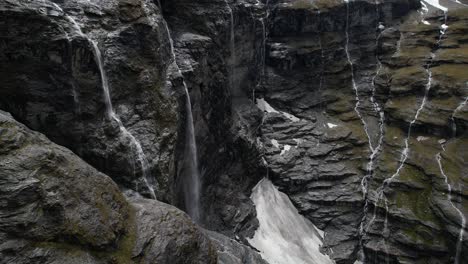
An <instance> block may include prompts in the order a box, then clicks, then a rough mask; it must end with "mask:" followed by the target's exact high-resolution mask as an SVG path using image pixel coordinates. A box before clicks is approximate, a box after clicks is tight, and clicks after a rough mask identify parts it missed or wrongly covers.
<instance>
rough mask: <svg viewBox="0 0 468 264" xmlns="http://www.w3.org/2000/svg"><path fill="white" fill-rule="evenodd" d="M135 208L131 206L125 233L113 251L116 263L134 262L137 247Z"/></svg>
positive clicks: (112, 255) (113, 258)
mask: <svg viewBox="0 0 468 264" xmlns="http://www.w3.org/2000/svg"><path fill="white" fill-rule="evenodd" d="M135 215H136V212H135V209H134V208H132V207H131V206H129V214H128V219H127V221H126V223H127V226H126V230H125V233H124V234H123V235H122V237H121V238H120V239H119V244H118V247H117V250H116V251H115V252H113V253H111V259H112V260H113V261H114V263H115V264H127V263H133V261H132V257H133V256H132V252H133V249H134V248H135V243H136V238H137V237H136V232H137V231H136V221H135Z"/></svg>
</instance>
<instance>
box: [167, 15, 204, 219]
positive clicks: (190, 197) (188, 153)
mask: <svg viewBox="0 0 468 264" xmlns="http://www.w3.org/2000/svg"><path fill="white" fill-rule="evenodd" d="M164 26H165V29H166V34H167V36H168V39H169V44H170V45H169V47H170V51H171V55H172V60H173V63H174V65H175V66H176V69H177V71H178V74H179V75H180V76H181V77H182V84H183V86H184V92H185V96H186V100H187V101H186V104H185V107H186V113H187V117H186V119H187V120H186V132H185V138H186V146H185V147H186V150H185V153H184V165H185V168H184V169H185V170H187V169H188V171H184V172H185V173H189V176H188V179H187V178H184V179H185V180H188V182H184V183H187V184H189V185H184V202H185V209H186V210H187V213H188V214H189V215H190V217H192V219H193V220H194V221H195V222H199V221H200V220H201V213H200V193H201V176H200V171H199V167H198V148H197V142H196V138H195V125H194V121H193V114H192V102H191V98H190V93H189V91H188V88H187V84H186V83H185V80H184V78H183V74H182V71H181V70H180V68H179V66H178V65H177V60H176V54H175V49H174V41H173V39H172V37H171V31H170V30H169V26H168V25H167V23H164ZM186 177H187V176H186Z"/></svg>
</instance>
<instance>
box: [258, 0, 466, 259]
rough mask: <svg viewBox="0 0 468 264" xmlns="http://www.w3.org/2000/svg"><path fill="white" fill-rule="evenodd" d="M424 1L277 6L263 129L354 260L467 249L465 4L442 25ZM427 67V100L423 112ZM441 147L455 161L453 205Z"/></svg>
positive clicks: (336, 252)
mask: <svg viewBox="0 0 468 264" xmlns="http://www.w3.org/2000/svg"><path fill="white" fill-rule="evenodd" d="M418 6H419V3H417V2H404V1H401V2H399V1H388V2H387V1H385V2H382V3H378V5H377V6H376V5H375V4H374V3H373V2H366V1H356V2H349V3H345V2H339V1H327V2H325V1H322V2H321V1H316V2H311V3H309V2H307V1H278V2H275V5H272V7H271V9H272V11H271V15H270V20H271V22H270V26H269V28H270V30H269V35H268V36H269V37H268V40H267V51H268V56H267V66H268V67H267V75H266V77H265V83H264V84H263V85H262V86H263V88H262V89H259V90H258V92H259V93H261V94H262V96H263V97H264V98H265V99H266V101H267V103H270V104H271V105H272V106H273V108H271V107H269V106H268V107H266V109H267V110H268V112H269V113H267V114H266V119H265V121H264V123H263V125H262V127H261V129H262V142H263V145H264V147H265V149H266V160H267V161H268V163H269V167H270V168H271V170H272V173H273V180H274V181H275V183H277V184H278V185H280V187H281V189H282V191H284V192H286V193H287V194H289V195H290V197H291V198H292V200H293V201H294V202H295V203H296V205H297V206H298V208H299V210H300V211H301V212H302V213H303V214H304V215H306V216H307V217H308V218H309V219H311V220H312V222H314V223H315V224H316V225H317V226H318V227H319V228H322V229H323V230H324V231H325V240H324V250H325V251H326V252H328V253H329V254H330V255H331V256H332V257H333V258H334V259H335V260H337V261H338V262H339V263H352V262H354V259H355V258H358V257H360V256H362V253H359V252H360V251H361V250H364V253H365V256H366V258H367V259H366V263H383V262H385V261H388V262H390V263H420V262H421V263H424V262H425V261H426V262H431V261H434V262H441V263H448V262H450V261H453V259H454V258H455V257H457V258H458V259H459V260H463V259H464V258H465V257H464V256H463V255H459V256H456V247H457V244H458V245H459V246H460V247H462V248H463V247H466V245H467V244H466V239H464V238H463V241H464V242H463V243H461V244H460V243H457V241H458V239H459V237H460V236H459V234H460V230H461V229H462V228H463V227H462V224H463V221H462V217H461V216H462V215H464V217H465V218H466V214H467V211H466V206H465V207H464V206H463V204H464V202H463V201H464V199H466V197H465V196H464V194H463V191H461V190H463V189H465V187H464V180H463V179H464V178H466V175H465V174H464V173H463V172H462V171H463V170H464V169H463V168H466V163H464V162H463V161H462V160H463V159H464V158H463V156H465V155H466V154H462V153H461V152H460V150H459V149H458V148H453V147H452V148H448V146H449V145H450V146H453V145H452V144H454V145H462V146H463V145H465V144H466V143H464V142H465V139H464V138H465V137H466V136H464V135H465V134H466V132H465V131H466V130H465V128H464V127H466V121H464V117H463V116H464V115H465V113H466V107H464V106H463V105H462V103H463V102H464V100H466V95H467V94H466V91H467V90H466V87H467V86H466V78H467V77H466V74H462V72H463V71H466V69H468V67H467V65H466V64H464V63H463V61H464V59H463V58H464V57H465V56H466V52H463V51H462V50H463V47H464V45H465V44H464V39H465V36H466V33H465V28H466V24H465V23H466V22H465V17H466V12H467V10H466V9H459V8H462V7H461V6H460V5H459V6H458V7H456V6H451V8H450V10H449V12H448V17H447V21H446V22H444V16H443V12H441V11H440V10H439V11H437V10H434V8H433V7H430V9H429V10H428V11H429V12H428V13H426V12H423V13H422V14H421V13H417V12H416V11H413V9H416V8H417V7H418ZM452 8H453V10H452ZM405 14H408V15H406V16H405ZM422 16H424V17H425V18H422ZM422 19H425V20H422ZM444 23H445V24H447V25H448V28H447V29H446V32H445V33H446V34H445V35H443V36H442V37H441V40H440V41H439V37H440V34H441V33H440V32H441V30H445V28H444V27H442V26H441V25H442V24H444ZM427 24H429V25H427ZM441 28H442V29H441ZM438 42H440V43H438ZM431 52H433V53H434V56H433V58H431ZM445 54H447V55H445ZM449 54H450V55H449ZM455 54H456V55H455ZM446 56H448V57H446ZM462 69H464V70H462ZM428 71H430V72H431V74H432V77H433V78H432V79H431V84H430V86H431V88H430V91H429V93H428V97H427V98H426V99H427V103H425V104H424V106H423V107H422V109H421V111H420V113H419V114H418V116H417V118H415V115H416V113H417V110H418V109H419V108H420V107H421V103H422V100H423V98H424V95H425V90H426V88H427V87H428V85H427V84H428ZM355 90H357V92H356V91H355ZM357 101H359V104H356V102H357ZM261 104H263V105H264V102H263V101H262V102H261ZM457 107H458V108H459V109H458V110H457V111H455V109H456V108H457ZM262 108H265V106H262ZM452 115H453V118H452V117H451V116H452ZM413 120H414V121H413ZM382 122H383V126H381V125H380V124H382ZM412 123H413V124H412ZM454 123H455V124H456V128H457V132H456V136H457V138H456V139H451V138H452V137H453V135H452V132H451V131H452V127H453V124H454ZM410 124H411V127H412V129H411V132H410V133H411V135H408V129H409V126H410ZM406 137H409V147H408V150H406V151H407V153H409V155H408V157H407V158H405V155H404V153H405V138H406ZM450 139H451V140H450ZM447 140H449V143H448V144H447V146H445V148H446V150H445V151H443V149H442V148H441V145H440V144H441V142H442V143H444V142H446V141H447ZM444 144H445V143H444ZM442 147H444V146H442ZM451 151H455V152H456V153H458V155H461V157H460V158H455V156H454V155H451V154H449V153H450V152H451ZM439 152H441V153H442V163H443V167H444V168H445V170H447V171H449V170H450V173H448V172H447V174H448V175H449V176H448V177H449V179H448V182H449V183H450V184H451V185H452V187H451V188H452V197H451V199H452V202H449V199H448V198H447V188H448V187H447V184H444V181H443V180H444V177H443V176H442V174H441V170H440V168H439V166H438V164H437V160H436V154H437V153H439ZM445 155H446V156H445ZM371 158H372V160H370V159H371ZM403 158H404V160H403ZM452 159H453V162H452V161H451V160H452ZM402 160H403V162H401V161H402ZM371 161H372V162H371ZM402 164H403V165H402ZM400 165H402V166H401V171H400V170H399V169H398V168H399V167H400ZM397 171H398V173H396V172H397ZM270 175H271V174H270ZM392 176H394V177H392ZM390 178H391V180H389V179H390ZM453 186H457V187H453ZM440 190H444V191H440ZM383 194H384V195H383ZM363 195H364V196H363ZM374 204H376V205H377V209H374V206H373V205H374ZM454 207H456V208H458V210H461V211H460V212H461V215H460V213H458V212H457V210H456V209H454ZM442 208H443V209H442ZM444 212H445V213H444ZM361 228H362V229H361ZM465 228H466V227H465ZM429 234H430V235H429ZM447 234H450V235H447ZM429 237H430V238H429ZM362 248H363V249H362ZM461 252H463V251H461Z"/></svg>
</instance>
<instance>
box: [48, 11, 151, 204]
mask: <svg viewBox="0 0 468 264" xmlns="http://www.w3.org/2000/svg"><path fill="white" fill-rule="evenodd" d="M53 5H54V6H55V7H56V8H57V9H59V10H60V11H61V12H62V13H64V16H65V18H66V19H67V20H68V21H69V22H70V23H71V24H72V25H73V29H74V30H75V33H77V34H78V35H79V36H80V37H83V38H85V39H86V40H87V41H88V42H89V43H90V44H91V47H92V51H93V55H94V59H95V61H96V64H97V66H98V69H99V73H100V77H101V87H102V90H103V93H104V104H105V105H106V114H107V117H108V118H109V119H110V120H113V121H115V122H116V123H117V124H118V126H119V130H120V132H121V133H122V134H123V135H124V136H125V137H126V138H128V139H129V140H130V142H131V143H132V149H133V148H135V150H136V151H135V152H136V155H137V161H138V162H139V163H140V165H141V170H142V178H143V181H144V183H145V186H146V187H147V188H148V191H149V192H150V195H151V198H153V199H156V192H155V191H154V188H153V186H152V185H151V184H150V183H149V181H148V178H149V177H150V176H151V175H150V173H149V166H148V160H147V158H146V155H145V153H144V152H143V148H142V147H141V144H140V142H139V141H138V140H137V139H136V138H135V137H134V136H133V135H132V134H131V133H130V132H129V131H128V130H127V128H125V126H124V125H123V123H122V121H121V120H120V118H119V116H118V115H117V114H116V113H115V112H114V109H113V107H112V101H111V96H110V92H109V82H108V80H107V75H106V71H105V69H104V63H103V61H102V55H101V51H100V50H99V47H98V45H97V43H96V42H95V41H93V40H91V39H90V38H89V37H88V36H87V35H86V34H84V33H83V31H82V30H81V27H80V26H79V25H78V23H77V22H76V21H75V20H74V19H73V18H72V17H70V16H68V15H66V13H65V12H64V11H63V10H62V8H60V6H58V5H57V4H55V3H53ZM67 38H68V35H67ZM75 93H76V92H75Z"/></svg>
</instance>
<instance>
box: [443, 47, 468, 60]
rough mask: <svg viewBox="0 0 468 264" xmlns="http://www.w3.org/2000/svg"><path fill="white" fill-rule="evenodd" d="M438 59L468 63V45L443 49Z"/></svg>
mask: <svg viewBox="0 0 468 264" xmlns="http://www.w3.org/2000/svg"><path fill="white" fill-rule="evenodd" d="M437 59H438V60H461V61H468V45H462V46H460V47H458V48H453V49H442V50H440V52H439V53H437Z"/></svg>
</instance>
